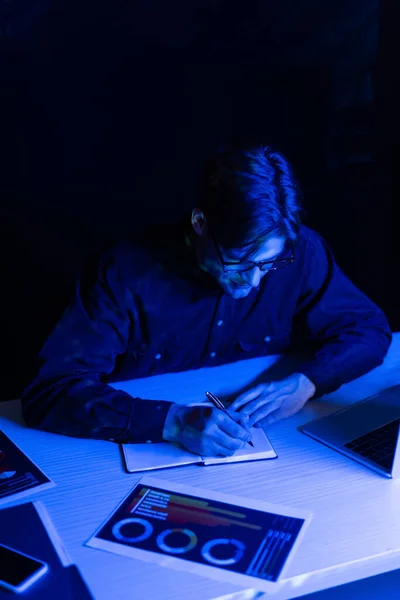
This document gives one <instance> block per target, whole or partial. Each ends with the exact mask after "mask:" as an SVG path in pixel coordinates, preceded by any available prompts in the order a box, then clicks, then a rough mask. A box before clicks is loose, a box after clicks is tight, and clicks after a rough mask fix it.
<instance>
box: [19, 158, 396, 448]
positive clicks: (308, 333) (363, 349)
mask: <svg viewBox="0 0 400 600" xmlns="http://www.w3.org/2000/svg"><path fill="white" fill-rule="evenodd" d="M299 195H300V192H299V189H298V185H297V183H296V181H295V179H294V176H293V173H292V170H291V168H290V166H289V164H288V162H287V161H286V160H285V158H284V157H283V156H282V155H281V154H280V153H279V152H276V151H274V150H273V149H271V148H269V147H254V148H252V147H250V148H245V149H243V150H240V151H230V152H229V151H225V152H221V153H220V154H218V155H217V156H216V157H215V158H214V159H212V160H211V161H209V163H208V164H207V165H206V168H205V172H204V174H203V178H202V181H201V185H200V186H199V197H198V200H197V206H196V208H194V209H193V210H192V213H191V218H190V221H189V220H188V222H187V223H183V224H179V225H177V226H176V227H171V226H170V225H165V226H164V227H162V228H160V230H159V231H158V232H157V231H156V230H155V231H153V233H152V235H148V234H147V233H146V234H144V235H142V236H141V239H138V240H136V241H135V242H127V243H124V244H120V245H118V246H116V247H114V248H113V249H111V250H109V251H108V252H106V253H105V254H103V256H102V258H101V259H100V261H99V262H98V264H97V265H96V267H95V268H90V269H88V271H87V272H86V273H84V274H83V276H81V277H80V278H79V280H78V283H77V289H76V295H75V298H74V300H73V302H72V303H71V305H70V306H69V307H68V309H67V310H66V312H65V313H64V315H63V316H62V318H61V320H60V322H59V324H58V325H57V327H56V329H55V330H54V331H53V333H52V334H51V335H50V337H49V339H48V341H47V342H46V344H45V346H44V348H43V349H42V351H41V353H40V361H41V366H40V369H39V372H38V374H37V376H36V378H35V380H34V381H33V383H32V384H31V385H30V386H29V387H28V388H27V389H26V390H25V392H24V395H23V398H22V406H23V414H24V417H25V419H26V421H27V423H28V424H29V425H30V426H33V427H40V428H42V429H45V430H48V431H53V432H58V433H62V434H66V435H72V436H80V437H91V438H98V439H105V440H113V441H116V442H145V441H150V442H158V441H161V440H162V439H164V440H168V441H174V442H179V443H181V444H182V445H183V446H185V447H186V448H187V449H189V450H191V451H193V452H195V453H198V454H201V455H223V456H229V455H231V454H233V453H234V452H235V451H236V450H237V449H238V448H241V447H242V446H243V445H244V444H245V443H246V441H247V440H248V439H249V433H248V428H249V427H250V426H252V425H257V426H261V427H262V426H265V425H267V424H269V423H273V422H274V421H276V420H278V419H282V418H285V417H289V416H290V415H293V414H294V413H296V412H297V411H299V410H300V409H301V408H302V407H303V406H304V404H305V403H306V402H307V401H308V400H309V399H310V398H312V397H313V396H315V395H322V394H324V393H327V392H331V391H333V390H335V389H337V388H338V387H339V386H340V385H342V384H343V383H345V382H348V381H350V380H352V379H354V378H356V377H358V376H360V375H362V374H364V373H366V372H367V371H369V370H370V369H372V368H373V367H376V366H377V365H379V364H380V363H381V362H382V360H383V358H384V356H385V354H386V352H387V350H388V347H389V344H390V341H391V333H390V330H389V327H388V323H387V321H386V318H385V316H384V315H383V314H382V312H381V311H380V310H379V309H378V308H377V307H376V306H375V305H374V304H373V303H372V302H371V301H370V300H369V299H368V298H366V296H365V295H364V294H362V293H361V292H360V291H359V290H358V289H357V288H356V287H355V286H354V285H353V284H352V283H351V282H350V281H349V280H348V279H347V278H346V277H345V275H344V274H343V273H342V271H341V270H340V269H339V267H338V266H337V265H336V263H335V261H334V258H333V256H332V253H331V251H330V249H329V247H328V246H327V244H326V243H325V242H324V240H323V239H322V238H321V237H320V236H319V235H318V234H317V233H315V232H314V231H312V230H310V229H308V228H306V227H304V226H301V225H300V206H299ZM299 345H300V346H303V347H308V348H309V349H311V350H312V357H311V358H308V359H307V360H306V359H305V360H304V362H303V364H302V365H301V367H300V368H299V370H298V372H296V373H293V374H291V375H290V376H289V377H287V378H285V379H283V380H282V381H279V382H272V383H268V382H266V383H265V384H263V385H261V386H257V387H256V388H254V389H252V390H250V391H249V392H247V393H246V394H243V395H241V396H239V397H238V398H237V399H236V400H235V401H234V402H233V404H232V405H231V407H230V410H231V414H232V415H235V419H236V421H237V422H234V421H232V420H231V419H230V418H229V417H228V416H226V415H224V414H223V413H222V412H221V411H218V410H217V409H208V412H207V411H206V410H202V409H198V408H187V407H182V406H179V405H177V404H173V403H170V402H163V401H162V400H160V401H159V402H156V401H150V400H144V399H140V398H132V397H131V396H130V395H128V394H127V393H125V392H122V391H116V390H114V389H113V388H112V387H111V386H109V385H108V383H109V382H112V381H118V380H120V381H121V380H124V379H133V378H136V377H144V376H149V375H154V374H157V373H163V372H168V371H181V370H185V369H192V368H198V367H204V366H212V365H217V364H221V363H224V362H233V361H237V360H240V359H245V358H249V357H253V356H260V355H268V354H279V353H283V352H284V351H285V350H287V349H289V348H291V347H294V346H299Z"/></svg>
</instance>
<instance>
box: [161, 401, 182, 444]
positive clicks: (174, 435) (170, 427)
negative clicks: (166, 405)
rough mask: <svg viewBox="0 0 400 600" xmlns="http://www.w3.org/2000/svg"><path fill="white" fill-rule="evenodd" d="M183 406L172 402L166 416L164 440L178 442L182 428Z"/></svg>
mask: <svg viewBox="0 0 400 600" xmlns="http://www.w3.org/2000/svg"><path fill="white" fill-rule="evenodd" d="M181 415H182V406H180V405H179V404H172V405H171V406H170V409H169V411H168V412H167V416H166V418H165V423H164V429H163V434H162V437H163V440H165V441H166V442H177V441H178V440H179V435H180V432H181V428H182V420H181Z"/></svg>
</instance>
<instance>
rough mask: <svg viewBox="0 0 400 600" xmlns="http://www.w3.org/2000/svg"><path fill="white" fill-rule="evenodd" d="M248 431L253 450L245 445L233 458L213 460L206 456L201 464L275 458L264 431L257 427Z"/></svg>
mask: <svg viewBox="0 0 400 600" xmlns="http://www.w3.org/2000/svg"><path fill="white" fill-rule="evenodd" d="M250 431H251V438H252V442H253V444H254V448H252V447H251V446H249V445H248V444H246V446H245V447H244V448H243V449H242V450H238V451H237V452H235V454H234V455H233V456H228V457H226V458H222V457H221V458H217V457H215V458H214V457H213V456H207V457H205V458H202V463H201V464H203V465H217V464H221V463H222V464H224V463H233V462H244V461H247V460H263V459H264V460H265V459H267V458H276V456H277V454H276V452H275V450H274V449H273V447H272V446H271V443H270V441H269V439H268V438H267V436H266V434H265V433H264V431H263V430H262V429H260V428H258V427H252V428H251V430H250Z"/></svg>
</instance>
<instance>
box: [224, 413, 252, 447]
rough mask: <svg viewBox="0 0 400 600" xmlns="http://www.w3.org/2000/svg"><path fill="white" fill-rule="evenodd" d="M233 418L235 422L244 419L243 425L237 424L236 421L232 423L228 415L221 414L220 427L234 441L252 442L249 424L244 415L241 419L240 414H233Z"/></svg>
mask: <svg viewBox="0 0 400 600" xmlns="http://www.w3.org/2000/svg"><path fill="white" fill-rule="evenodd" d="M229 412H231V411H229ZM232 417H233V418H234V419H235V421H236V420H237V419H241V418H242V423H243V424H239V423H236V422H235V421H232V419H231V418H230V417H228V415H225V414H224V413H220V416H219V418H218V420H217V423H218V427H219V428H220V429H221V430H222V431H223V432H225V433H226V434H228V435H229V436H230V437H231V438H233V439H236V440H242V441H243V442H247V441H248V440H250V439H251V436H250V433H249V432H248V431H247V427H246V426H247V424H248V419H247V418H243V417H244V415H243V417H241V415H240V414H239V415H238V414H235V413H233V414H232Z"/></svg>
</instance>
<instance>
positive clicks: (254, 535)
mask: <svg viewBox="0 0 400 600" xmlns="http://www.w3.org/2000/svg"><path fill="white" fill-rule="evenodd" d="M303 523H304V520H303V519H301V518H296V517H290V516H286V515H279V514H274V513H267V512H264V511H261V510H255V509H250V508H247V507H243V506H236V505H233V504H227V503H224V502H219V501H216V500H208V499H204V498H200V497H195V496H191V495H188V494H181V493H176V492H172V491H167V490H164V489H161V488H160V489H159V488H156V487H150V486H147V485H140V484H138V485H137V486H136V487H135V489H134V490H133V492H132V493H131V494H130V495H129V496H128V497H127V498H126V499H125V500H124V502H123V503H122V504H121V505H120V506H119V507H118V509H117V510H116V511H115V512H114V514H113V515H112V516H111V517H110V518H109V519H108V521H107V522H106V523H105V524H104V525H103V527H102V528H101V529H100V530H99V531H98V532H97V534H96V536H95V537H96V538H97V539H99V540H101V539H102V540H105V541H109V542H114V543H117V544H122V545H124V546H128V547H129V546H130V547H134V548H137V549H142V550H147V551H150V552H156V553H159V554H164V555H170V556H174V557H176V558H180V559H183V560H188V561H192V562H196V563H199V564H203V565H209V566H213V567H214V568H215V567H216V568H220V569H225V570H230V571H233V572H236V573H239V574H242V575H248V576H252V577H257V578H260V579H264V580H266V581H276V580H277V579H278V577H279V574H280V572H281V570H282V568H283V565H284V564H285V561H286V559H287V557H288V555H289V553H290V551H291V548H292V547H293V544H294V542H295V540H296V538H297V536H298V534H299V532H300V529H301V527H302V525H303Z"/></svg>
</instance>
